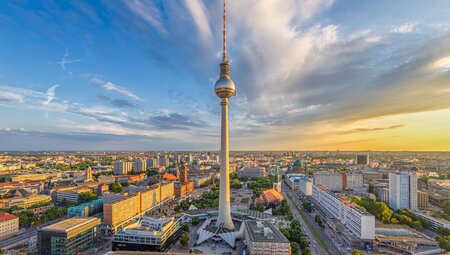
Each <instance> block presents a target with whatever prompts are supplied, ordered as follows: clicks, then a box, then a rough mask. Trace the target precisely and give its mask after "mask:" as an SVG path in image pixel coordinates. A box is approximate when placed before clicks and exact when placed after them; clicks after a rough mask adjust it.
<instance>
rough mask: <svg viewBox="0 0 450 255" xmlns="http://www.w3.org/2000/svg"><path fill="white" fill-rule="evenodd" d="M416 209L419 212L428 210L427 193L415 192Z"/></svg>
mask: <svg viewBox="0 0 450 255" xmlns="http://www.w3.org/2000/svg"><path fill="white" fill-rule="evenodd" d="M417 207H418V208H419V209H421V210H424V209H426V208H428V193H427V192H423V191H417Z"/></svg>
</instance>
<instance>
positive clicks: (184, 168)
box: [178, 165, 189, 183]
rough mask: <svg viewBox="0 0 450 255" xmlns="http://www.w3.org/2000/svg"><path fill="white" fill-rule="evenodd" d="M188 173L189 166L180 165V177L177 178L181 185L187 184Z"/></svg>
mask: <svg viewBox="0 0 450 255" xmlns="http://www.w3.org/2000/svg"><path fill="white" fill-rule="evenodd" d="M188 172H189V166H187V165H182V166H181V167H180V176H179V177H178V178H179V180H180V182H182V183H188V182H189V176H188Z"/></svg>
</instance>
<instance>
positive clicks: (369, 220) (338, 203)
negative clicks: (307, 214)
mask: <svg viewBox="0 0 450 255" xmlns="http://www.w3.org/2000/svg"><path fill="white" fill-rule="evenodd" d="M312 198H313V199H314V200H315V201H316V202H317V203H318V204H320V205H321V206H322V207H323V208H324V209H325V210H327V211H328V212H329V213H330V214H331V215H332V216H333V217H334V218H335V219H337V220H338V221H340V222H341V223H342V224H343V225H344V226H345V227H346V229H347V230H349V231H350V232H351V233H353V234H354V235H356V236H357V237H358V238H359V239H362V240H373V239H374V238H375V217H374V216H373V215H372V214H370V213H368V212H366V211H365V210H362V209H361V208H359V207H358V206H357V205H356V204H355V203H353V202H351V201H349V200H348V199H346V198H343V197H341V196H340V195H339V194H336V193H332V192H330V191H328V190H327V189H326V187H324V186H320V185H313V195H312Z"/></svg>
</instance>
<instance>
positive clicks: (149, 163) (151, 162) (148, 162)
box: [147, 158, 159, 168]
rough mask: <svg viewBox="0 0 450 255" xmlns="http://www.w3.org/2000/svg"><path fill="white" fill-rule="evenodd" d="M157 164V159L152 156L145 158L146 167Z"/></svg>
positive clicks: (156, 165) (152, 166)
mask: <svg viewBox="0 0 450 255" xmlns="http://www.w3.org/2000/svg"><path fill="white" fill-rule="evenodd" d="M158 166H159V165H158V160H156V159H154V158H149V159H147V167H148V168H157V167H158Z"/></svg>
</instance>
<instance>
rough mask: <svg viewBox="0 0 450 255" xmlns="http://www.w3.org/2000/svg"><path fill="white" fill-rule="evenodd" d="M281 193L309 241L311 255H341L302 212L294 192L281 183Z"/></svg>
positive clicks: (322, 232)
mask: <svg viewBox="0 0 450 255" xmlns="http://www.w3.org/2000/svg"><path fill="white" fill-rule="evenodd" d="M282 192H283V195H284V197H285V198H286V200H287V202H288V204H289V207H290V208H291V211H292V214H293V215H294V218H295V219H296V220H298V221H299V223H300V225H301V226H302V229H303V231H304V232H305V235H306V236H307V237H308V238H309V240H310V249H311V252H312V254H318V255H322V254H333V255H334V254H342V253H341V252H340V251H339V250H338V249H337V248H336V246H335V245H334V243H333V242H332V241H331V240H330V239H329V238H328V237H327V236H326V234H325V233H324V231H323V230H322V229H321V228H320V227H319V226H318V225H317V224H316V223H315V222H314V221H313V220H312V219H311V217H309V215H308V214H307V213H306V212H305V211H303V206H302V203H301V201H300V200H299V199H298V197H297V195H296V194H295V191H293V190H290V189H289V187H287V186H286V185H285V184H284V183H283V185H282ZM299 210H301V211H299ZM301 214H303V215H301ZM306 221H308V222H306ZM310 227H312V229H310ZM313 232H314V233H313Z"/></svg>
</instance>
